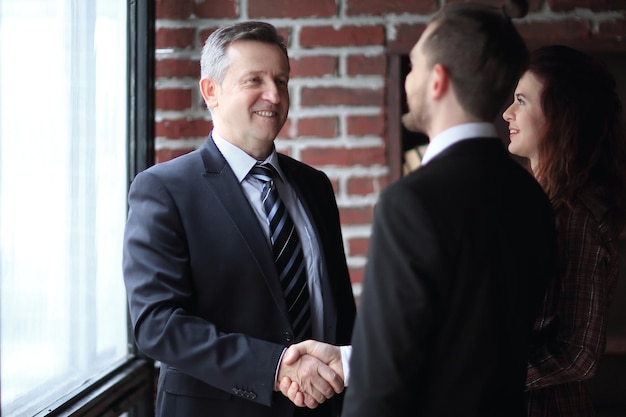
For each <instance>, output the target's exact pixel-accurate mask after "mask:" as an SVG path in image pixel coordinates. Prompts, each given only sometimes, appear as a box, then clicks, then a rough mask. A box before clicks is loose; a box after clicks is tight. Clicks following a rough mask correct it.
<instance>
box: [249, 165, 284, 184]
mask: <svg viewBox="0 0 626 417" xmlns="http://www.w3.org/2000/svg"><path fill="white" fill-rule="evenodd" d="M277 174H278V173H277V172H276V169H275V168H274V167H273V166H272V165H270V164H256V165H255V166H253V167H252V169H251V170H250V175H252V177H254V178H256V179H257V180H259V181H262V182H263V183H267V182H272V181H273V180H274V176H275V175H277Z"/></svg>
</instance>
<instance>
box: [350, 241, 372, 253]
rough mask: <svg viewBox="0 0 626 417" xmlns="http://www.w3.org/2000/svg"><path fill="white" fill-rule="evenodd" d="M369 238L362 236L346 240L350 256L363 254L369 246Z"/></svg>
mask: <svg viewBox="0 0 626 417" xmlns="http://www.w3.org/2000/svg"><path fill="white" fill-rule="evenodd" d="M369 244H370V240H369V239H367V238H363V237H358V238H352V239H350V240H348V253H349V254H350V256H365V255H367V250H368V248H369Z"/></svg>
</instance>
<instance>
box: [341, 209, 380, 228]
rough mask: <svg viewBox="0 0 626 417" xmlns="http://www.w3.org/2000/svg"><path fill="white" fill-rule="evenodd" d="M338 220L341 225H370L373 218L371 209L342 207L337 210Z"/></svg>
mask: <svg viewBox="0 0 626 417" xmlns="http://www.w3.org/2000/svg"><path fill="white" fill-rule="evenodd" d="M339 218H340V222H341V224H342V225H344V226H345V225H351V226H354V225H363V224H371V223H372V220H373V218H374V209H373V207H343V208H339Z"/></svg>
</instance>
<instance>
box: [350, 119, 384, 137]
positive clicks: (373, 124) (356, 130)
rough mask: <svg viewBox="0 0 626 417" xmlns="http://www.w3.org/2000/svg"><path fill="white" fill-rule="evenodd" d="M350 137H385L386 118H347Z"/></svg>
mask: <svg viewBox="0 0 626 417" xmlns="http://www.w3.org/2000/svg"><path fill="white" fill-rule="evenodd" d="M346 123H347V125H348V135H349V136H383V135H384V133H385V118H384V116H383V115H382V114H380V115H377V116H348V117H347V118H346Z"/></svg>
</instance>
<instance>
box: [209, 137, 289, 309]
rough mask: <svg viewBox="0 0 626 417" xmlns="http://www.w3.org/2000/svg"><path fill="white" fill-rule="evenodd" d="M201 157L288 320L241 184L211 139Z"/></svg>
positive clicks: (268, 251)
mask: <svg viewBox="0 0 626 417" xmlns="http://www.w3.org/2000/svg"><path fill="white" fill-rule="evenodd" d="M201 156H202V160H203V163H204V167H205V172H204V173H203V174H202V176H203V178H204V180H205V182H206V183H207V185H208V186H209V189H210V190H211V191H212V192H213V194H214V196H215V198H216V199H217V200H218V201H219V202H220V204H221V205H222V207H224V212H225V213H227V215H228V216H229V218H230V220H231V221H232V222H233V224H234V233H238V234H239V235H241V237H242V238H243V240H244V241H245V242H246V245H247V248H248V250H249V251H250V254H251V255H252V258H253V259H254V260H255V261H256V263H257V265H258V267H259V275H261V276H262V277H263V279H264V280H265V282H266V284H267V286H268V287H269V290H270V292H271V294H272V296H273V297H274V300H275V301H276V303H277V305H278V306H279V307H280V309H281V310H282V311H283V312H284V313H285V318H287V306H286V305H285V300H284V296H283V291H282V288H281V286H280V281H279V278H278V275H277V274H276V272H275V264H274V259H273V255H272V252H271V249H270V247H269V245H268V244H267V239H266V238H265V235H264V234H263V230H262V229H261V227H260V226H259V222H258V220H257V217H256V214H255V213H254V211H253V209H252V207H251V206H250V203H249V202H248V199H247V198H246V196H245V195H244V193H243V191H242V189H241V184H239V182H238V181H237V178H236V177H235V174H234V173H233V171H232V170H231V168H230V166H229V165H228V164H227V163H226V160H225V159H224V157H223V156H222V154H221V153H220V152H219V150H218V149H217V147H216V146H215V143H214V142H213V140H212V139H211V138H209V139H208V140H207V141H206V142H205V144H204V146H203V147H202V149H201ZM224 221H226V220H224ZM226 238H227V237H226ZM243 250H244V249H243V248H242V251H243Z"/></svg>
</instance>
